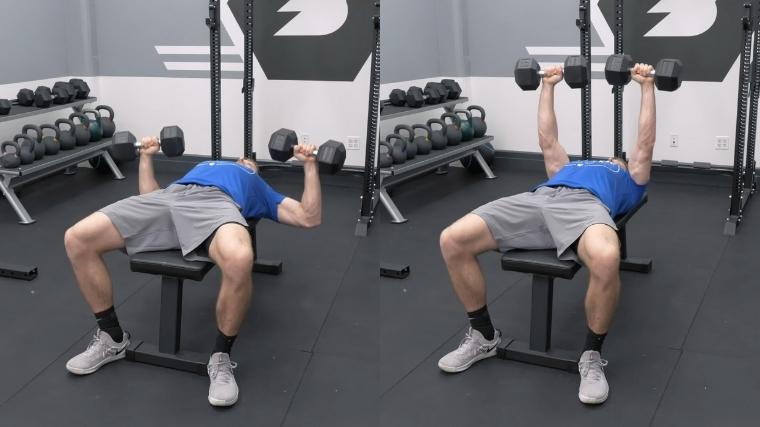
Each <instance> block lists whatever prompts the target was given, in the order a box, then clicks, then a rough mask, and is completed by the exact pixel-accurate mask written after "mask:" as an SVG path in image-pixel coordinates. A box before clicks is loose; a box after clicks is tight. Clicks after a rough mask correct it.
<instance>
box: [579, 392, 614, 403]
mask: <svg viewBox="0 0 760 427" xmlns="http://www.w3.org/2000/svg"><path fill="white" fill-rule="evenodd" d="M609 395H610V393H609V392H607V393H605V395H604V396H602V397H589V396H584V395H582V394H580V393H578V399H579V400H580V401H581V402H582V403H585V404H587V405H598V404H600V403H604V402H606V401H607V397H608V396H609Z"/></svg>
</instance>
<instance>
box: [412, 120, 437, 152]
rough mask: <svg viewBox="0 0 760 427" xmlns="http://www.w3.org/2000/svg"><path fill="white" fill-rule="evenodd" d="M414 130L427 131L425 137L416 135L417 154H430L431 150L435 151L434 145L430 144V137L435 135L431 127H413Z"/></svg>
mask: <svg viewBox="0 0 760 427" xmlns="http://www.w3.org/2000/svg"><path fill="white" fill-rule="evenodd" d="M412 129H415V130H417V129H424V130H425V132H426V133H425V134H424V135H418V134H415V135H414V144H415V145H416V146H417V154H420V155H423V154H429V153H430V150H432V149H433V143H432V142H430V135H431V134H432V133H433V130H432V129H430V126H427V125H419V124H417V125H414V126H412Z"/></svg>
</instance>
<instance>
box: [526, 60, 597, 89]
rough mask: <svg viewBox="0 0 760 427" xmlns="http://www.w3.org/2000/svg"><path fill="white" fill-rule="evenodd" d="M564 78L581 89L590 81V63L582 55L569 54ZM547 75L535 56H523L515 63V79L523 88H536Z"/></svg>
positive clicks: (575, 87)
mask: <svg viewBox="0 0 760 427" xmlns="http://www.w3.org/2000/svg"><path fill="white" fill-rule="evenodd" d="M564 74H565V76H564V79H565V82H566V83H567V85H568V86H570V87H571V88H573V89H579V88H582V87H584V86H586V85H588V82H589V73H588V64H587V62H586V60H585V59H584V58H583V57H582V56H577V55H576V56H568V57H567V58H566V59H565V67H564ZM545 75H546V72H545V71H541V66H540V65H538V61H536V60H535V59H534V58H521V59H518V60H517V64H515V81H516V82H517V85H518V86H520V89H522V90H536V89H538V86H539V85H540V84H541V78H542V77H544V76H545Z"/></svg>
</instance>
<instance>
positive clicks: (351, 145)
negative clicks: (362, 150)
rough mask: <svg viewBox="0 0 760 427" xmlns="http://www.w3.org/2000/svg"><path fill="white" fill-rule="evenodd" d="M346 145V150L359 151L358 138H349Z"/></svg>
mask: <svg viewBox="0 0 760 427" xmlns="http://www.w3.org/2000/svg"><path fill="white" fill-rule="evenodd" d="M347 139H348V144H346V150H358V149H359V137H358V136H349V137H348V138H347Z"/></svg>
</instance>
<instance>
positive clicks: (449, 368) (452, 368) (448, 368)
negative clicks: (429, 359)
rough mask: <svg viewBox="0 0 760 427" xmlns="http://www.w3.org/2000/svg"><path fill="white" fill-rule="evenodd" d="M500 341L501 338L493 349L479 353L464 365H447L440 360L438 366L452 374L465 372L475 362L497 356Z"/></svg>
mask: <svg viewBox="0 0 760 427" xmlns="http://www.w3.org/2000/svg"><path fill="white" fill-rule="evenodd" d="M500 343H501V340H499V341H498V342H497V343H496V344H495V345H494V346H493V349H491V351H489V352H488V353H484V354H481V355H479V356H477V357H474V358H472V359H471V360H470V361H469V362H467V363H465V364H464V365H462V366H446V365H442V364H441V363H440V362H438V368H439V369H440V370H442V371H443V372H448V373H450V374H456V373H458V372H463V371H466V370H468V369H469V368H470V366H472V365H473V364H474V363H475V362H479V361H481V360H483V359H488V358H489V357H494V356H496V351H497V350H498V348H499V344H500Z"/></svg>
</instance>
